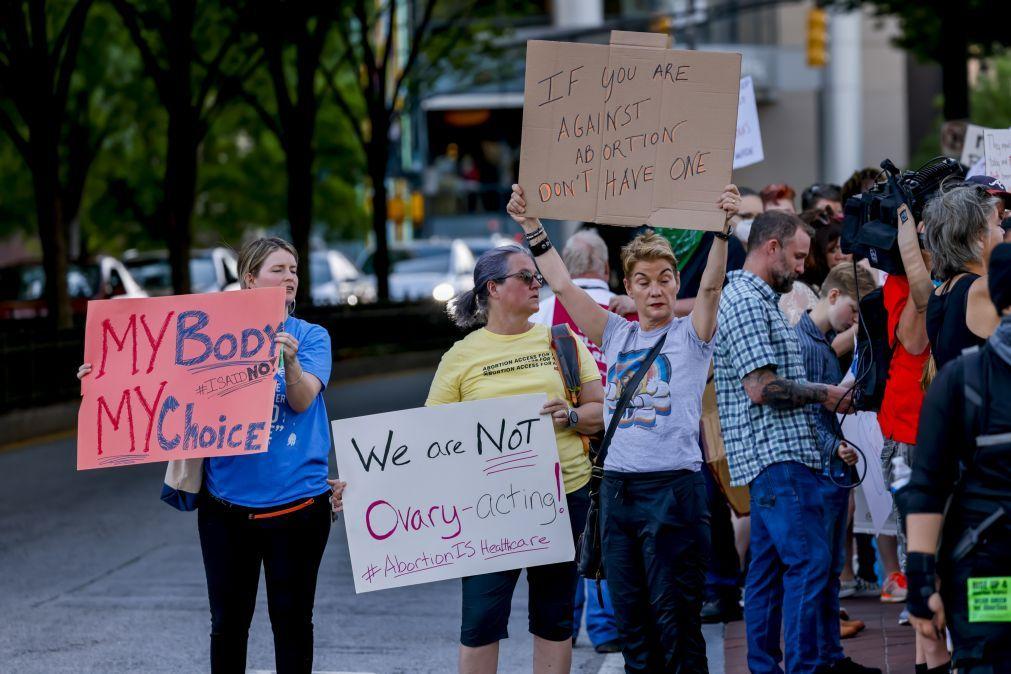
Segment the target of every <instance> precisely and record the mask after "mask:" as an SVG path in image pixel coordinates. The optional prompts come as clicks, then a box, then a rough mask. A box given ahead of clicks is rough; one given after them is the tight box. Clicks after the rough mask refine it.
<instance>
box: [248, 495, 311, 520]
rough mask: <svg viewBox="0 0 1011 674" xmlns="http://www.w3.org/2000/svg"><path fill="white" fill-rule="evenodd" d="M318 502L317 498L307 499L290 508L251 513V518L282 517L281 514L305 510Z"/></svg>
mask: <svg viewBox="0 0 1011 674" xmlns="http://www.w3.org/2000/svg"><path fill="white" fill-rule="evenodd" d="M315 502H316V499H315V498H310V499H306V500H305V501H303V502H301V503H299V504H298V505H293V506H291V507H290V508H285V509H284V510H275V511H274V512H270V513H256V514H254V513H249V519H251V520H266V519H270V518H271V517H280V516H281V515H287V514H289V513H294V512H298V511H299V510H305V509H306V508H308V507H309V506H311V505H312V504H313V503H315Z"/></svg>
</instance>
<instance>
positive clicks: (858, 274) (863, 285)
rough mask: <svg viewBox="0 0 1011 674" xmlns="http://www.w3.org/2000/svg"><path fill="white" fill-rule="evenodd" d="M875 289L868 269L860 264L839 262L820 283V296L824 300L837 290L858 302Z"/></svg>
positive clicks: (872, 277)
mask: <svg viewBox="0 0 1011 674" xmlns="http://www.w3.org/2000/svg"><path fill="white" fill-rule="evenodd" d="M854 269H855V270H856V271H855V272H854ZM877 287H878V284H877V283H875V282H874V275H873V274H871V271H870V269H868V268H867V267H865V266H863V265H862V264H857V265H854V264H853V263H852V262H840V263H839V264H837V265H836V266H834V267H832V269H830V270H829V272H828V276H826V277H825V280H824V281H823V282H822V284H821V296H822V298H823V299H824V298H826V297H828V294H829V293H830V292H831V291H833V290H838V291H839V292H840V293H841V294H842V295H845V296H846V297H851V298H853V299H854V300H858V299H860V298H864V297H867V295H869V294H870V293H872V292H873V291H874V289H875V288H877Z"/></svg>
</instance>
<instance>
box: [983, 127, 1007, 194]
mask: <svg viewBox="0 0 1011 674" xmlns="http://www.w3.org/2000/svg"><path fill="white" fill-rule="evenodd" d="M984 138H985V141H984V147H985V154H986V174H987V175H988V176H990V177H991V178H996V179H997V180H999V181H1000V182H1002V183H1003V184H1004V185H1005V186H1006V185H1008V184H1011V129H987V130H986V134H985V136H984Z"/></svg>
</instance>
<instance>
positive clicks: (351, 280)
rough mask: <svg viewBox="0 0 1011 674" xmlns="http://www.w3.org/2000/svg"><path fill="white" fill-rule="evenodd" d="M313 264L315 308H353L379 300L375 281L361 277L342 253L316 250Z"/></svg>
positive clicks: (312, 259)
mask: <svg viewBox="0 0 1011 674" xmlns="http://www.w3.org/2000/svg"><path fill="white" fill-rule="evenodd" d="M310 261H311V265H310V269H309V273H310V274H311V275H312V290H311V292H312V303H313V304H314V305H317V306H325V305H334V304H349V305H351V306H354V305H356V304H368V303H370V302H375V301H376V284H375V280H374V279H370V278H366V277H364V276H362V273H361V272H360V271H359V270H358V267H356V266H355V264H354V263H353V262H352V261H351V260H349V259H348V258H347V257H346V256H345V255H344V254H343V253H341V252H340V251H336V250H317V251H313V252H312V253H311V254H310Z"/></svg>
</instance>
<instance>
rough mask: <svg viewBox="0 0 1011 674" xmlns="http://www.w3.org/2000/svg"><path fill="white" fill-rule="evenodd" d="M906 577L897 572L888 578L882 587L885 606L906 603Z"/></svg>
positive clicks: (882, 598) (882, 599)
mask: <svg viewBox="0 0 1011 674" xmlns="http://www.w3.org/2000/svg"><path fill="white" fill-rule="evenodd" d="M906 594H907V590H906V576H905V575H904V574H903V573H902V572H901V571H896V572H895V573H892V574H890V575H889V576H888V580H886V581H885V584H884V585H882V586H881V601H882V602H883V603H885V604H900V603H902V602H904V601H906Z"/></svg>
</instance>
